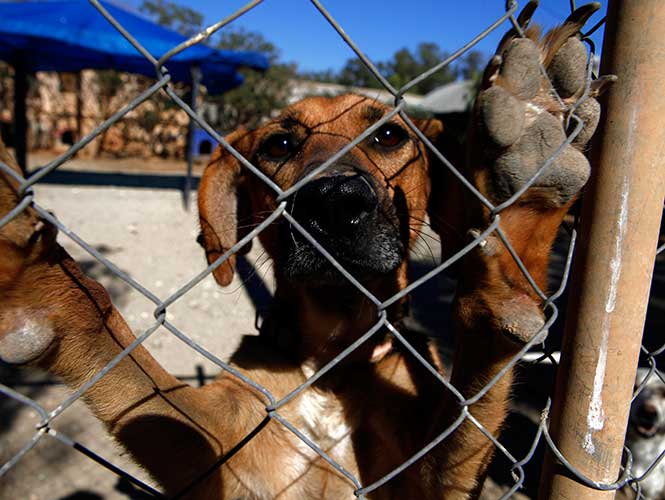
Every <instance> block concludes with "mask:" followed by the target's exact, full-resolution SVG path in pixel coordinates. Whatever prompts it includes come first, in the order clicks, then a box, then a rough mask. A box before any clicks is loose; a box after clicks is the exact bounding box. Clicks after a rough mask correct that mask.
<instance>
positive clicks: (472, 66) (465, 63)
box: [300, 43, 484, 94]
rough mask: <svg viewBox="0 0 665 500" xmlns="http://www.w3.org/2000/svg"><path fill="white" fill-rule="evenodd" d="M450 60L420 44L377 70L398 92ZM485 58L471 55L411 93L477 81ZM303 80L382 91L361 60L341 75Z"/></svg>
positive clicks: (400, 52) (309, 76)
mask: <svg viewBox="0 0 665 500" xmlns="http://www.w3.org/2000/svg"><path fill="white" fill-rule="evenodd" d="M447 57H448V53H446V52H445V51H443V50H442V49H441V48H440V47H439V46H438V45H437V44H435V43H421V44H420V45H418V46H417V47H416V50H415V51H413V52H412V51H411V50H409V49H407V48H402V49H400V50H398V51H397V52H395V54H393V56H392V57H391V58H390V59H388V60H387V61H379V62H377V63H376V67H377V69H378V70H379V73H380V74H381V75H382V76H383V77H384V78H386V79H387V80H388V82H390V84H391V85H393V86H394V87H395V88H398V89H399V88H401V87H403V86H404V85H406V84H407V83H409V82H410V81H411V80H413V79H414V78H416V77H418V76H419V75H421V74H422V73H424V72H425V71H427V70H429V69H430V68H432V67H434V66H436V65H437V64H439V63H440V62H441V61H443V60H445V59H446V58H447ZM483 59H484V58H483V55H482V54H481V53H480V52H477V51H471V52H468V53H467V54H466V55H465V56H463V57H462V58H460V59H458V60H456V61H455V62H453V63H452V64H449V65H447V66H444V67H443V68H441V69H439V70H438V71H436V72H435V73H434V74H432V75H430V76H429V77H427V78H426V79H425V80H423V81H422V82H419V83H418V84H416V85H415V86H414V87H413V88H411V89H410V91H411V92H414V93H416V94H427V93H428V92H430V91H432V90H434V89H435V88H437V87H440V86H441V85H445V84H446V83H450V82H453V81H455V80H456V79H457V78H459V77H461V78H464V79H473V80H475V79H477V78H478V76H479V75H480V72H481V68H482V65H483ZM300 76H301V77H302V78H307V79H311V80H315V81H319V82H332V83H339V84H341V85H348V86H355V87H370V88H381V84H380V83H379V81H378V80H377V78H376V77H375V76H374V75H373V74H372V73H371V72H370V71H369V70H368V69H367V67H366V66H365V65H364V64H363V63H362V62H361V61H360V60H359V59H358V58H353V59H349V60H348V61H347V62H346V64H345V65H344V66H343V67H342V69H341V70H340V71H338V72H334V71H332V70H326V71H321V72H313V73H302V74H301V75H300Z"/></svg>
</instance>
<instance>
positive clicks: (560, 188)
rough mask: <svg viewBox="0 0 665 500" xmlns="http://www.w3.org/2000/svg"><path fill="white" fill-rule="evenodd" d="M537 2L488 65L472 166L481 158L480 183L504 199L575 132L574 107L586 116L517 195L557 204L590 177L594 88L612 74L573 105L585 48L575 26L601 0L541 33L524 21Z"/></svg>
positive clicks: (582, 80) (583, 72)
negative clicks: (518, 33) (521, 34)
mask: <svg viewBox="0 0 665 500" xmlns="http://www.w3.org/2000/svg"><path fill="white" fill-rule="evenodd" d="M535 6H536V2H530V3H529V4H528V5H527V7H526V8H525V9H524V11H523V12H522V14H521V15H520V16H519V18H518V24H520V25H521V26H522V27H523V28H525V35H526V36H525V38H517V37H516V33H515V32H511V33H508V34H507V35H506V36H505V37H504V39H503V40H502V42H501V43H500V45H499V49H498V51H497V55H495V56H494V58H493V59H492V61H490V64H489V65H488V68H487V69H486V71H485V75H484V81H483V85H482V88H481V91H480V93H479V95H478V98H477V100H476V109H475V113H476V126H477V128H478V132H477V133H476V135H475V140H474V144H473V146H472V147H473V148H474V155H475V159H474V162H475V163H476V165H474V167H477V165H479V167H477V168H478V170H477V172H478V173H479V174H480V178H479V182H480V187H481V190H483V191H485V192H486V194H487V195H488V196H489V197H490V198H491V199H492V200H493V201H494V202H496V203H501V202H503V201H505V200H507V199H508V198H510V197H511V196H513V195H514V194H515V193H516V192H518V191H519V190H520V189H521V188H523V187H524V185H525V184H526V183H527V182H529V180H530V179H531V178H532V177H534V176H535V175H536V174H537V173H538V171H539V169H540V168H541V167H542V166H543V165H544V164H545V162H546V161H547V160H548V159H549V158H550V157H552V156H553V155H554V153H555V152H556V151H557V149H559V147H561V145H562V144H564V142H565V141H566V137H567V135H570V134H572V132H573V130H574V129H575V127H576V125H577V123H578V122H577V120H575V119H570V120H569V119H568V118H569V114H570V112H571V111H574V114H575V115H576V116H578V117H579V118H580V119H581V120H582V122H583V127H582V129H581V130H580V131H579V133H578V134H577V136H576V137H575V138H574V139H573V140H572V142H571V144H569V145H566V146H565V147H564V148H563V150H562V151H561V152H560V153H559V155H558V156H557V157H556V158H555V159H554V160H553V161H552V162H551V164H550V165H549V166H548V167H547V168H546V169H545V170H544V171H542V172H541V173H540V175H539V176H538V177H537V179H536V180H535V182H534V183H533V184H532V186H531V188H530V189H529V190H528V191H527V192H526V193H525V194H524V195H523V197H522V198H521V199H520V201H533V200H534V199H535V200H538V202H539V203H542V204H544V205H546V206H552V207H558V206H563V205H565V204H567V203H569V202H570V201H571V200H573V199H574V197H575V196H576V195H577V194H578V193H579V191H580V190H581V189H582V187H583V186H584V184H585V183H586V181H587V179H588V177H589V173H590V167H589V162H588V161H587V159H586V157H585V156H584V154H583V153H582V150H583V149H584V147H585V146H586V144H587V142H588V141H589V139H590V138H591V136H592V135H593V133H594V131H595V129H596V126H597V124H598V119H599V117H600V105H599V104H598V102H597V101H596V100H595V99H594V98H593V96H595V95H597V94H598V93H599V92H600V89H601V88H602V85H601V84H600V83H603V82H606V81H609V79H604V80H603V79H601V80H597V81H596V82H600V83H594V84H592V85H591V87H590V91H589V97H588V98H587V99H586V100H584V101H582V102H580V103H579V105H577V106H576V103H577V102H578V101H579V100H580V98H581V97H582V96H583V95H584V91H585V88H586V81H587V78H586V77H587V60H588V56H587V51H586V48H585V46H584V43H583V42H582V41H581V39H580V38H581V36H580V30H581V28H582V26H583V25H584V24H585V22H586V21H587V20H588V19H589V17H590V16H591V15H592V14H593V13H594V12H595V11H596V10H598V8H599V7H600V6H599V4H597V3H592V4H588V5H585V6H582V7H580V8H579V9H577V10H576V11H575V12H573V13H572V14H571V15H570V17H569V18H568V19H567V20H566V22H565V23H564V24H563V25H562V26H560V27H558V28H555V29H554V30H552V31H550V32H549V33H547V34H546V35H545V36H544V37H540V32H539V30H538V29H537V28H529V29H527V25H528V23H529V20H530V16H531V14H532V13H533V11H534V10H535ZM541 68H544V69H545V71H546V72H547V77H545V75H544V74H543V72H542V69H541ZM554 91H556V92H554ZM567 122H568V123H569V124H568V130H566V123H567ZM481 151H482V153H480V152H481ZM479 155H480V157H478V156H479Z"/></svg>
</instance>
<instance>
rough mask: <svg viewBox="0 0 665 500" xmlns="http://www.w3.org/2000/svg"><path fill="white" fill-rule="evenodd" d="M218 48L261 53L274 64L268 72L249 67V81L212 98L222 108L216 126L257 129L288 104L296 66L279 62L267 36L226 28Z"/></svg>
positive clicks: (246, 70)
mask: <svg viewBox="0 0 665 500" xmlns="http://www.w3.org/2000/svg"><path fill="white" fill-rule="evenodd" d="M215 46H216V47H217V48H219V49H227V50H240V51H248V50H249V51H255V52H260V53H262V54H264V55H265V56H266V57H267V58H268V60H269V61H270V64H271V65H270V68H268V70H267V71H265V72H260V71H255V70H252V69H249V68H245V69H243V70H241V73H242V75H243V77H244V78H245V81H244V83H243V84H242V85H241V86H239V87H238V88H235V89H233V90H230V91H229V92H227V93H225V94H224V95H223V96H221V97H219V98H215V97H209V98H208V101H212V102H216V103H217V104H218V105H219V107H220V114H219V122H218V123H217V124H213V125H217V126H218V128H220V129H221V130H222V131H224V132H229V131H231V130H234V129H235V128H237V127H238V126H239V125H246V126H248V127H255V126H257V125H258V124H259V123H261V121H263V120H264V119H266V118H269V117H270V115H271V113H272V112H273V111H275V110H277V109H280V108H283V107H284V106H285V105H286V104H287V99H288V97H289V85H290V81H291V79H292V78H294V77H295V75H296V68H295V65H292V64H283V63H279V62H278V61H279V50H278V49H277V47H275V45H273V44H272V43H271V42H269V41H268V40H266V39H265V38H264V37H263V35H261V34H260V33H255V32H252V31H246V30H244V29H242V28H237V29H234V28H232V27H226V28H223V29H222V33H221V36H220V38H219V39H218V41H217V43H216V44H215Z"/></svg>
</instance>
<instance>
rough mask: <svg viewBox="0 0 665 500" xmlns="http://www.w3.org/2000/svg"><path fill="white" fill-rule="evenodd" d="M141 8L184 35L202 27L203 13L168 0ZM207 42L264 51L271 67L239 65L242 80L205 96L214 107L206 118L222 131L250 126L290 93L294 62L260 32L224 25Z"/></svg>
mask: <svg viewBox="0 0 665 500" xmlns="http://www.w3.org/2000/svg"><path fill="white" fill-rule="evenodd" d="M141 11H142V12H144V13H146V14H147V15H148V16H149V17H151V18H152V19H154V20H155V22H157V23H159V24H160V25H162V26H165V27H167V28H171V29H175V30H176V31H178V32H180V33H182V34H183V35H185V36H191V35H193V34H195V33H198V32H199V31H201V29H202V28H203V16H202V15H201V14H200V13H199V12H197V11H195V10H193V9H191V8H189V7H182V6H180V5H178V4H175V3H173V2H169V1H168V0H144V1H143V4H142V5H141ZM210 44H211V45H212V46H214V47H215V48H218V49H226V50H238V51H252V52H259V53H261V54H263V55H265V56H266V57H267V58H268V61H269V62H270V67H269V69H268V70H267V71H265V72H260V71H256V70H253V69H251V68H241V69H240V73H241V75H242V76H243V78H244V82H243V84H242V85H240V86H239V87H237V88H235V89H233V90H230V91H228V92H226V93H225V94H224V95H222V96H210V95H209V96H206V98H205V102H206V103H208V104H211V105H213V106H216V107H217V112H216V113H210V117H209V118H208V122H209V123H210V125H212V126H213V127H215V128H217V129H218V130H220V131H221V132H229V131H231V130H234V129H235V128H237V127H238V126H239V125H247V126H250V127H253V126H255V125H257V124H258V123H260V122H261V121H262V120H264V119H265V118H266V117H269V116H270V115H271V113H272V112H273V111H275V110H276V109H279V108H281V107H284V105H285V104H286V102H287V99H288V96H289V82H290V80H291V78H293V77H294V76H295V66H294V65H289V64H283V63H280V62H279V50H278V49H277V47H275V45H274V44H273V43H271V42H270V41H268V40H266V39H265V37H264V36H263V35H261V34H260V33H256V32H252V31H247V30H245V29H243V28H235V27H233V26H225V27H224V28H222V29H221V30H220V32H219V34H218V35H216V36H213V39H212V40H211V41H210Z"/></svg>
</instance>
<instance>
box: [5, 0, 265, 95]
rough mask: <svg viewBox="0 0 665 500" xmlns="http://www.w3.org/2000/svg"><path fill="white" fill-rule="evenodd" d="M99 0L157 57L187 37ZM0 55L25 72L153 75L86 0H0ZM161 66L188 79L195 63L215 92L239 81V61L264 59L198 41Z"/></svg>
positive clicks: (256, 64) (257, 63)
mask: <svg viewBox="0 0 665 500" xmlns="http://www.w3.org/2000/svg"><path fill="white" fill-rule="evenodd" d="M102 4H103V6H104V8H105V9H107V10H108V12H109V13H110V14H111V15H112V16H113V17H114V18H115V19H117V20H118V22H119V23H120V24H121V25H122V26H123V27H124V28H125V29H126V30H127V31H128V32H129V33H130V34H131V35H132V36H134V38H136V40H138V42H139V43H140V44H141V45H143V46H144V47H145V48H146V49H147V50H148V52H150V53H151V54H152V55H153V56H154V57H155V58H157V59H158V58H159V57H160V56H162V55H163V54H165V53H166V52H167V51H169V50H170V49H172V48H173V47H175V46H176V45H178V44H180V43H181V42H183V41H185V40H186V38H185V37H184V36H182V35H180V34H179V33H176V32H175V31H171V30H169V29H166V28H163V27H162V26H159V25H157V24H154V23H152V22H150V21H148V20H147V19H144V18H142V17H140V16H138V15H136V14H133V13H131V12H128V11H126V10H123V9H121V8H119V7H116V6H114V5H111V4H109V3H106V2H102ZM0 60H4V61H6V62H8V63H9V64H13V63H16V62H20V63H21V64H22V66H23V68H24V69H25V70H26V71H29V72H34V71H63V72H74V71H79V70H81V69H115V70H118V71H126V72H129V73H138V74H142V75H146V76H150V77H155V76H156V74H155V68H154V66H153V65H152V64H151V63H150V62H149V61H148V60H147V59H145V58H144V57H143V56H142V55H141V54H140V53H139V52H138V51H137V50H136V49H135V48H134V46H132V45H131V44H130V43H129V42H128V41H127V40H126V39H125V38H124V37H123V36H122V35H121V34H120V33H119V32H118V31H116V29H115V28H114V27H113V26H111V24H110V23H109V22H108V21H107V20H106V19H105V18H104V17H103V16H102V15H101V14H100V13H99V11H97V9H96V8H95V7H94V6H93V5H91V4H90V3H89V2H87V1H86V0H61V1H37V2H20V3H13V2H12V3H0ZM165 66H166V67H167V68H168V70H169V73H170V75H171V77H172V79H173V80H174V81H179V82H186V83H191V72H190V68H191V67H192V66H199V67H200V68H201V73H202V74H203V79H202V82H201V83H203V84H204V85H205V86H206V87H207V88H208V92H210V93H211V94H215V93H221V92H224V91H225V90H229V89H231V88H233V87H236V86H237V85H239V84H240V83H242V77H241V75H240V74H238V72H237V69H238V68H239V67H240V66H247V67H251V68H255V69H259V70H265V69H267V67H268V60H267V59H266V58H265V57H264V56H263V55H261V54H258V53H255V52H236V51H231V50H215V49H212V48H210V47H207V46H205V45H201V44H198V45H195V46H193V47H190V48H188V49H187V50H185V51H184V52H181V53H180V54H178V55H176V56H174V57H173V58H172V59H170V60H169V61H167V63H166V64H165Z"/></svg>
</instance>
